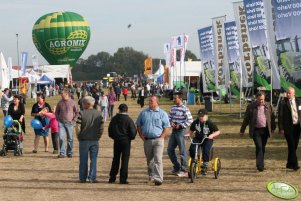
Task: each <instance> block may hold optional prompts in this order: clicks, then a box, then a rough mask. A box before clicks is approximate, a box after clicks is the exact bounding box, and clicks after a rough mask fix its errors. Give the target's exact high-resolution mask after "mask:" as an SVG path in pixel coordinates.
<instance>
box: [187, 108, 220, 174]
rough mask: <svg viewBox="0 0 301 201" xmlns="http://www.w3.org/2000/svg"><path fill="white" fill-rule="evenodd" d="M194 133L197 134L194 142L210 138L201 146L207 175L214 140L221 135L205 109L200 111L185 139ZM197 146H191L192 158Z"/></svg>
mask: <svg viewBox="0 0 301 201" xmlns="http://www.w3.org/2000/svg"><path fill="white" fill-rule="evenodd" d="M193 132H195V137H194V139H193V142H195V143H201V142H202V140H203V138H206V137H208V138H207V139H205V140H204V141H203V144H201V145H200V146H199V148H200V147H201V148H202V160H203V164H202V171H201V173H202V174H203V175H206V174H207V167H208V164H209V157H210V150H211V148H212V145H213V138H215V137H216V136H218V135H219V134H220V131H219V130H218V128H217V126H216V125H215V124H214V123H213V122H212V121H211V120H209V119H208V112H207V110H205V109H200V110H199V111H198V119H196V120H194V121H193V122H192V124H191V126H190V130H189V132H188V133H187V134H186V135H185V137H188V136H190V135H191V134H192V133H193ZM195 148H196V145H195V144H191V145H190V148H189V153H190V157H191V158H194V157H195Z"/></svg>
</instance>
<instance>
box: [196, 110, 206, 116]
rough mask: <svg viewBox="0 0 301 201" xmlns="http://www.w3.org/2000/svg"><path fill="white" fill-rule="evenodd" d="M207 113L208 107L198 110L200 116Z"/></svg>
mask: <svg viewBox="0 0 301 201" xmlns="http://www.w3.org/2000/svg"><path fill="white" fill-rule="evenodd" d="M207 114H208V112H207V110H206V109H200V110H199V111H198V115H199V116H204V115H207Z"/></svg>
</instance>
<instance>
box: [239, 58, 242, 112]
mask: <svg viewBox="0 0 301 201" xmlns="http://www.w3.org/2000/svg"><path fill="white" fill-rule="evenodd" d="M239 63H240V69H239V74H240V83H239V85H240V89H239V105H240V107H239V108H240V109H239V118H241V96H242V60H241V58H240V59H239Z"/></svg>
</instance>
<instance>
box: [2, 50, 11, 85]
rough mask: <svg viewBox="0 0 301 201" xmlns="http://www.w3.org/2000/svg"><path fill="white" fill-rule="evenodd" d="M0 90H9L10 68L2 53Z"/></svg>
mask: <svg viewBox="0 0 301 201" xmlns="http://www.w3.org/2000/svg"><path fill="white" fill-rule="evenodd" d="M0 79H1V80H0V88H1V90H3V89H5V88H9V82H10V80H9V77H8V67H7V65H6V62H5V59H4V56H3V54H2V52H1V53H0Z"/></svg>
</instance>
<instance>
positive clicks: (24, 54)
mask: <svg viewBox="0 0 301 201" xmlns="http://www.w3.org/2000/svg"><path fill="white" fill-rule="evenodd" d="M27 57H28V52H21V76H25V75H26V65H27Z"/></svg>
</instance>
